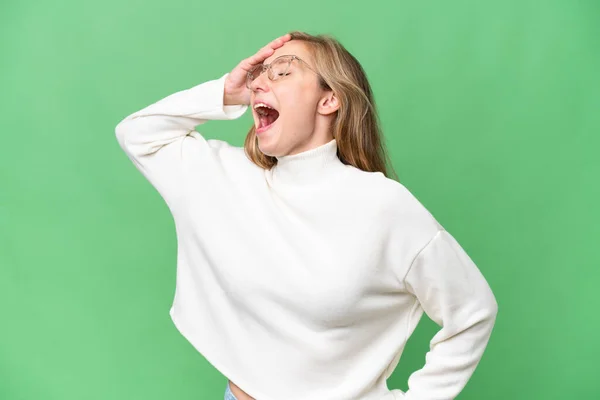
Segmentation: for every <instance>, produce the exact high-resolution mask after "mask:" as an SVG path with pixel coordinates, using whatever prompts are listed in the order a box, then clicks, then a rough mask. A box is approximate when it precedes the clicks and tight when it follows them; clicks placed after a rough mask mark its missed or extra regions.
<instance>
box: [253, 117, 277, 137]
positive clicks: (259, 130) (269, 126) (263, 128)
mask: <svg viewBox="0 0 600 400" xmlns="http://www.w3.org/2000/svg"><path fill="white" fill-rule="evenodd" d="M275 122H277V120H275V121H273V122H272V123H271V125H267V126H263V127H260V128H258V129H257V130H256V133H257V134H259V133H263V132H265V131H268V130H269V129H271V127H272V126H273V125H275Z"/></svg>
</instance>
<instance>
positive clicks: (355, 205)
mask: <svg viewBox="0 0 600 400" xmlns="http://www.w3.org/2000/svg"><path fill="white" fill-rule="evenodd" d="M248 108H249V109H250V111H251V112H252V115H253V119H254V125H253V126H252V128H251V129H250V131H249V132H248V134H247V136H246V140H245V143H244V146H243V147H237V146H232V145H230V144H229V143H227V142H226V141H223V140H219V139H206V138H204V137H203V136H202V134H201V133H199V132H198V131H196V130H195V129H196V127H197V126H198V125H201V124H203V123H205V122H206V121H209V120H232V119H236V118H239V117H241V116H242V115H243V114H244V113H245V112H246V111H247V110H248ZM116 136H117V138H118V141H119V144H120V146H121V147H122V149H123V150H124V151H125V153H126V154H127V156H128V157H129V158H130V159H131V160H132V161H133V163H134V164H135V166H136V167H137V168H138V169H139V170H140V171H141V173H142V174H143V175H144V176H145V177H146V178H147V179H148V180H149V181H150V182H151V183H152V185H153V186H154V187H155V188H156V189H157V191H158V192H159V193H160V194H161V196H162V197H163V198H164V200H165V202H166V204H167V205H168V207H169V209H170V211H171V213H172V215H173V217H174V221H175V225H176V232H177V238H178V254H177V281H176V290H175V296H174V300H173V305H172V307H171V309H170V315H171V318H172V320H173V323H174V324H175V326H176V327H177V328H178V330H179V331H180V332H181V334H182V335H183V336H184V337H185V338H187V340H189V342H190V343H191V344H192V345H193V346H194V347H195V348H196V349H197V350H198V351H199V352H200V353H201V354H202V355H203V356H204V357H205V358H206V359H207V360H208V361H209V362H210V363H211V364H212V365H213V366H214V367H215V368H216V369H217V370H218V371H220V372H221V373H222V374H223V375H224V376H226V377H227V378H228V382H227V387H226V393H225V399H227V400H252V399H258V400H393V399H396V400H398V399H405V400H424V399H436V400H450V399H454V398H455V397H456V396H457V395H458V394H459V392H460V391H461V390H462V389H463V388H464V386H465V385H466V383H467V381H468V379H469V378H470V377H471V375H472V373H473V372H474V370H475V368H476V366H477V364H478V363H479V360H480V359H481V357H482V354H483V352H484V349H485V347H486V346H487V343H488V340H489V337H490V335H491V332H492V328H493V326H494V323H495V318H496V314H497V303H496V300H495V297H494V295H493V293H492V291H491V289H490V287H489V285H488V283H487V282H486V279H485V278H484V277H483V275H482V274H481V272H480V271H479V269H478V267H477V266H476V265H475V264H474V263H473V261H472V260H471V259H470V258H469V256H468V255H467V254H466V253H465V251H464V250H463V249H462V248H461V246H460V245H459V244H458V243H457V241H456V240H455V239H454V238H453V236H452V235H451V234H450V233H449V232H447V231H446V230H445V229H444V228H443V227H442V226H441V225H440V224H439V223H438V222H437V221H436V220H435V219H434V217H433V216H432V215H431V214H430V213H429V212H428V211H427V210H426V209H425V208H424V206H423V205H422V204H421V203H420V202H419V201H418V200H417V199H416V198H415V197H414V196H413V195H412V194H411V193H410V192H409V191H408V190H407V189H406V188H405V187H404V186H403V185H402V184H400V183H399V182H398V181H397V180H395V179H391V178H390V177H389V176H388V172H387V170H386V157H387V156H386V152H385V149H384V146H383V138H382V136H381V132H380V129H379V123H378V118H377V113H376V109H375V103H374V100H373V95H372V93H371V88H370V85H369V83H368V81H367V77H366V75H365V72H364V71H363V69H362V68H361V66H360V64H359V63H358V61H357V60H356V59H355V58H354V57H353V56H352V55H351V54H350V53H349V52H348V51H347V50H346V49H345V48H344V47H343V46H342V45H341V44H340V43H339V42H338V41H337V40H335V39H334V38H333V37H331V36H329V35H318V36H312V35H309V34H306V33H303V32H291V33H289V34H286V35H284V36H282V37H279V38H277V39H275V40H274V41H272V42H271V43H269V44H267V45H266V46H265V47H263V48H262V49H260V50H259V51H258V52H257V53H256V54H254V55H253V56H251V57H249V58H247V59H244V60H243V61H241V62H240V63H239V65H237V66H236V67H235V68H234V69H233V70H232V71H231V72H230V73H226V74H224V75H223V76H222V77H221V78H219V79H214V80H209V81H206V82H203V83H201V84H198V85H196V86H194V87H191V88H189V89H186V90H182V91H179V92H176V93H174V94H171V95H170V96H167V97H165V98H163V99H162V100H160V101H158V102H156V103H154V104H151V105H149V106H147V107H145V108H143V109H142V110H140V111H138V112H135V113H133V114H131V115H129V116H128V117H126V118H125V119H124V120H123V121H121V122H120V123H119V124H118V126H117V127H116ZM396 178H397V177H396ZM424 312H425V313H427V315H428V316H429V317H430V318H431V319H432V320H433V321H435V322H436V323H437V324H438V325H439V326H440V327H441V329H440V330H439V331H438V332H437V334H436V335H435V336H434V337H433V338H432V339H431V342H430V351H429V352H428V353H427V355H426V357H425V359H426V362H425V363H424V366H423V367H422V368H421V369H419V370H417V371H415V372H414V373H412V375H411V376H410V377H409V380H408V390H407V391H406V392H403V391H401V390H400V389H389V388H388V386H387V378H388V377H389V376H390V375H391V374H392V372H393V371H394V369H395V367H396V366H397V364H398V362H399V359H400V355H401V354H402V351H403V349H404V346H405V344H406V342H407V340H408V338H409V337H410V336H411V334H412V332H413V331H414V329H415V328H416V326H417V323H418V322H419V320H420V318H421V316H422V314H423V313H424Z"/></svg>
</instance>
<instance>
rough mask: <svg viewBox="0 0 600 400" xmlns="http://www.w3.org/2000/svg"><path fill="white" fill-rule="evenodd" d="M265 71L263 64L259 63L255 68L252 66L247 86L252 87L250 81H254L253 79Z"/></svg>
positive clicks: (247, 78)
mask: <svg viewBox="0 0 600 400" xmlns="http://www.w3.org/2000/svg"><path fill="white" fill-rule="evenodd" d="M262 72H263V65H262V64H259V65H257V66H255V67H254V68H252V69H251V70H250V72H248V75H247V77H246V86H247V87H248V88H250V83H252V81H253V80H255V79H256V78H258V77H259V75H260V74H262Z"/></svg>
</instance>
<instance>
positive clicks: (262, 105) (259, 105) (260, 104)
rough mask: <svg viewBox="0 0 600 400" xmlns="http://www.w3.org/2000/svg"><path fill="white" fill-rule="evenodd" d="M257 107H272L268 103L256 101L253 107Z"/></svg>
mask: <svg viewBox="0 0 600 400" xmlns="http://www.w3.org/2000/svg"><path fill="white" fill-rule="evenodd" d="M258 107H267V108H271V109H273V107H269V106H268V105H266V104H265V103H256V104H255V105H254V109H256V108H258Z"/></svg>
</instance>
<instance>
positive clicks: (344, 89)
mask: <svg viewBox="0 0 600 400" xmlns="http://www.w3.org/2000/svg"><path fill="white" fill-rule="evenodd" d="M290 34H291V38H292V39H291V40H302V41H303V42H304V43H305V44H306V45H307V47H308V49H309V51H310V52H311V54H312V57H313V63H314V65H313V68H314V69H315V70H316V71H317V72H318V73H319V74H320V76H321V77H320V79H319V80H320V85H321V87H322V88H323V89H325V90H333V92H334V93H335V94H336V96H337V98H338V100H339V102H340V107H339V109H338V110H337V115H336V118H335V120H334V122H333V125H332V130H333V137H334V139H335V140H336V143H337V148H338V150H337V155H338V157H339V159H340V160H341V161H342V162H343V163H344V164H351V165H353V166H354V167H356V168H359V169H361V170H363V171H368V172H382V173H383V174H384V175H385V176H386V177H388V178H390V176H389V172H388V168H390V169H391V171H392V172H393V176H394V178H395V179H396V180H398V176H397V175H396V172H395V171H394V169H393V166H392V164H391V162H390V160H389V156H388V154H387V150H386V147H385V143H384V141H383V137H382V133H381V128H380V122H379V117H378V114H377V110H376V107H375V100H374V98H373V93H372V91H371V86H370V84H369V82H368V80H367V76H366V73H365V71H364V70H363V68H362V67H361V65H360V63H359V62H358V61H357V60H356V58H354V56H353V55H352V54H350V52H348V50H346V49H345V48H344V46H342V44H341V43H339V42H338V40H336V39H335V38H333V37H331V36H330V35H327V34H320V35H316V36H313V35H310V34H308V33H305V32H300V31H292V32H290ZM255 131H256V129H255V126H254V124H253V125H252V127H251V128H250V130H249V131H248V134H247V136H246V140H245V142H244V149H245V152H246V155H247V156H248V157H249V158H250V160H251V161H252V162H253V163H255V164H256V165H258V166H260V167H262V168H265V169H271V168H272V167H273V166H274V165H276V164H277V159H276V158H275V157H272V156H268V155H266V154H264V153H263V152H262V151H260V149H259V147H258V139H257V137H256V132H255ZM386 162H387V163H389V165H386Z"/></svg>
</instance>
